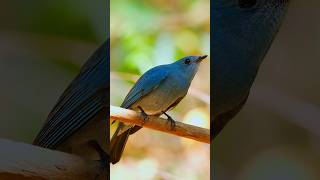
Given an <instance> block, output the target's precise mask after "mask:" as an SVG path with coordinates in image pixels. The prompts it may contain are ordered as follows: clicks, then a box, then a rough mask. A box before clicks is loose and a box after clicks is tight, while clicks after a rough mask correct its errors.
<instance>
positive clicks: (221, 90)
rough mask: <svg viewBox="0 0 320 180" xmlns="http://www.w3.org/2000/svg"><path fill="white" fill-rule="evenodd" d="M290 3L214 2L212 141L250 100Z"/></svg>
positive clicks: (269, 0)
mask: <svg viewBox="0 0 320 180" xmlns="http://www.w3.org/2000/svg"><path fill="white" fill-rule="evenodd" d="M288 3H289V0H215V1H212V3H211V6H212V7H211V21H212V22H211V25H212V28H211V34H212V40H211V47H212V55H213V57H212V58H213V59H214V60H213V64H212V70H211V77H212V80H213V83H212V87H211V88H212V89H213V91H212V92H213V94H212V97H213V106H212V107H213V108H212V110H213V111H212V115H213V121H211V129H213V131H211V137H212V140H213V139H214V137H216V135H217V134H218V133H219V132H220V131H221V130H222V129H223V128H224V126H225V125H226V124H227V123H228V122H229V121H230V120H231V119H232V118H233V117H234V116H235V115H236V114H237V113H238V112H239V111H240V109H241V108H242V106H243V105H244V103H245V102H246V100H247V98H248V95H249V91H250V88H251V86H252V83H253V81H254V79H255V77H256V75H257V72H258V69H259V66H260V64H261V62H262V60H263V58H264V56H265V55H266V53H267V51H268V49H269V47H270V45H271V43H272V41H273V39H274V37H275V35H276V33H277V32H278V30H279V27H280V25H281V22H282V19H283V17H284V15H285V12H286V10H287V7H288Z"/></svg>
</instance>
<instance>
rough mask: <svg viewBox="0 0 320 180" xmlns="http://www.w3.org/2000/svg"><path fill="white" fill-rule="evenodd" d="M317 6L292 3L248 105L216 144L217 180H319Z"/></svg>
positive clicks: (319, 44) (319, 39) (313, 1)
mask: <svg viewBox="0 0 320 180" xmlns="http://www.w3.org/2000/svg"><path fill="white" fill-rule="evenodd" d="M319 5H320V3H319V1H316V0H310V1H308V3H306V1H302V0H292V1H291V5H290V6H289V11H288V14H287V16H286V19H285V22H284V24H283V26H282V28H281V30H280V32H279V33H278V36H277V38H276V39H275V41H274V43H273V45H272V47H271V49H270V51H269V53H268V54H267V56H266V58H265V60H264V63H263V64H262V67H261V68H260V71H259V73H258V76H257V79H256V81H255V83H254V86H253V88H252V90H251V94H250V97H249V99H248V102H247V104H246V105H245V106H244V108H243V110H242V111H241V112H240V114H238V116H236V118H234V119H233V120H232V121H231V122H230V123H229V124H228V125H227V127H226V128H225V129H224V130H223V131H222V133H221V134H220V135H219V136H218V137H217V138H216V139H215V140H214V143H213V145H212V149H213V157H212V159H213V164H214V167H213V168H214V175H213V177H215V179H218V180H220V179H223V180H224V179H226V180H228V179H235V180H270V179H277V180H278V179H281V180H317V179H320V173H319V168H320V94H319V92H320V80H319V74H320V73H319V67H320V61H319V58H320V51H319V49H320V35H319V32H320V24H319V23H318V19H319V17H320V13H319Z"/></svg>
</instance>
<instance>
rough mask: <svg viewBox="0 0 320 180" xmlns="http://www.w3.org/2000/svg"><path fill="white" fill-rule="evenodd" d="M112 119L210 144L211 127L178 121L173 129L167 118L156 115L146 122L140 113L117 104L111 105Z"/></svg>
mask: <svg viewBox="0 0 320 180" xmlns="http://www.w3.org/2000/svg"><path fill="white" fill-rule="evenodd" d="M112 120H118V121H121V122H124V123H131V124H136V125H139V126H143V127H146V128H151V129H155V130H158V131H162V132H166V133H170V134H174V135H177V136H181V137H185V138H189V139H193V140H196V141H200V142H204V143H208V144H209V143H210V130H209V129H205V128H201V127H197V126H193V125H189V124H185V123H181V122H178V121H176V122H175V123H176V126H175V128H173V129H172V128H171V126H170V122H168V120H167V119H164V118H160V117H156V116H150V117H149V119H148V120H147V121H146V122H145V123H144V119H143V117H142V115H141V114H140V113H137V112H135V111H132V110H128V109H123V108H120V107H116V106H110V121H112Z"/></svg>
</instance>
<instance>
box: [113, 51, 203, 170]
mask: <svg viewBox="0 0 320 180" xmlns="http://www.w3.org/2000/svg"><path fill="white" fill-rule="evenodd" d="M206 57H207V55H205V56H187V57H185V58H182V59H180V60H178V61H176V62H174V63H172V64H166V65H160V66H156V67H154V68H152V69H150V70H149V71H147V72H146V73H144V74H143V75H142V76H141V77H140V78H139V80H138V81H137V82H136V83H135V85H134V86H133V87H132V89H131V90H130V91H129V93H128V95H127V96H126V97H125V99H124V101H123V103H122V104H121V107H122V108H126V109H132V110H135V111H139V112H141V113H142V114H144V116H145V117H147V116H148V115H154V116H160V115H162V114H164V115H166V116H167V118H168V120H169V121H170V122H171V123H172V124H171V125H174V121H173V120H172V118H171V117H170V116H169V115H168V114H167V113H166V112H167V111H169V110H170V109H172V108H174V107H175V106H176V105H177V104H178V103H179V102H180V101H181V100H182V99H183V98H184V97H185V95H186V94H187V92H188V89H189V87H190V84H191V81H192V79H193V77H194V76H195V74H196V72H197V71H198V68H199V65H200V62H201V61H202V60H203V59H205V58H206ZM141 128H142V127H140V126H137V125H126V124H124V123H121V122H120V123H119V125H118V128H117V129H116V131H115V133H114V134H113V136H112V138H111V142H110V162H111V163H113V164H115V163H117V162H118V161H119V160H120V158H121V155H122V152H123V150H124V147H125V145H126V142H127V140H128V137H129V135H130V134H133V133H135V132H137V131H138V130H139V129H141Z"/></svg>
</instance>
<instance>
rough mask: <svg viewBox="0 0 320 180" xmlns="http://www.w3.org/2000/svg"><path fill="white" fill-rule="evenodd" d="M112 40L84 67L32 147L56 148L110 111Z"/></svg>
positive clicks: (63, 95)
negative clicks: (109, 90) (110, 52)
mask: <svg viewBox="0 0 320 180" xmlns="http://www.w3.org/2000/svg"><path fill="white" fill-rule="evenodd" d="M108 45H109V41H106V42H105V43H104V44H103V45H102V46H101V47H100V48H99V49H98V50H97V51H96V52H95V53H94V54H93V55H92V56H91V57H90V58H89V60H88V61H87V62H86V63H85V64H84V66H83V67H82V69H81V71H80V73H79V74H78V75H77V77H76V78H75V79H74V80H73V81H72V83H71V84H70V85H69V87H68V88H67V89H66V90H65V92H64V93H63V94H62V96H61V97H60V99H59V100H58V103H57V104H56V105H55V107H54V108H53V110H52V111H51V112H50V114H49V116H48V118H47V121H46V123H45V125H44V126H43V128H42V129H41V131H40V132H39V134H38V135H37V137H36V139H35V140H34V142H33V144H35V145H39V146H42V147H46V148H52V149H54V148H55V147H56V146H57V145H59V144H60V143H61V142H63V141H64V140H65V139H66V138H68V137H69V136H71V135H72V134H73V133H74V132H75V131H77V130H78V129H79V128H81V127H82V126H83V125H85V124H86V123H87V122H89V121H90V120H91V119H92V118H94V117H95V116H97V115H98V113H101V112H102V111H104V110H106V108H107V100H106V99H107V94H108V93H107V86H108V85H109V83H108V82H107V81H108V80H109V73H108V70H109V61H108V57H109V48H108Z"/></svg>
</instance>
